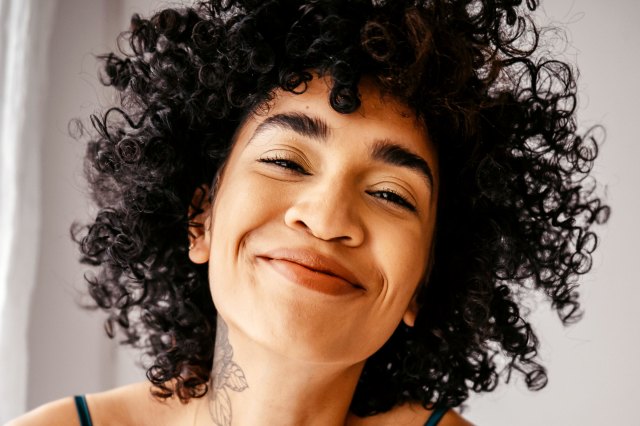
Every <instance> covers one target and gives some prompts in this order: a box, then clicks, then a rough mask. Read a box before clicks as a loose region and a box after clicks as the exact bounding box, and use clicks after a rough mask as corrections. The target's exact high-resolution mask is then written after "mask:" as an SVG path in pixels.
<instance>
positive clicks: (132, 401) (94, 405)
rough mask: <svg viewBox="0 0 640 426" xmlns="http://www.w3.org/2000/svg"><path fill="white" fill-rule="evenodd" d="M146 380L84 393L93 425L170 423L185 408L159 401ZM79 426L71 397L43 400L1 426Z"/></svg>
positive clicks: (159, 425) (172, 400)
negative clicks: (40, 403) (33, 408)
mask: <svg viewBox="0 0 640 426" xmlns="http://www.w3.org/2000/svg"><path fill="white" fill-rule="evenodd" d="M150 386H151V385H150V384H149V383H148V382H141V383H135V384H131V385H127V386H122V387H119V388H115V389H111V390H108V391H105V392H100V393H94V394H88V395H87V396H86V398H87V406H88V407H89V413H90V415H91V420H92V423H93V424H94V425H100V424H136V425H146V424H149V425H154V426H161V425H163V424H171V421H172V420H173V416H174V415H176V414H181V412H182V411H183V410H184V409H186V407H185V406H184V405H183V404H180V403H179V402H178V401H176V400H175V399H169V400H167V401H160V400H158V399H156V398H155V397H154V396H153V395H152V394H151V392H150ZM45 424H46V425H47V426H49V425H51V426H57V425H60V426H62V425H65V426H80V421H79V420H78V413H77V411H76V406H75V402H74V400H73V398H72V397H68V398H63V399H60V400H58V401H54V402H51V403H48V404H45V405H43V406H41V407H39V408H36V409H35V410H33V411H31V412H29V413H27V414H25V415H23V416H21V417H19V418H17V419H15V420H13V421H11V422H9V423H8V424H7V425H5V426H37V425H45Z"/></svg>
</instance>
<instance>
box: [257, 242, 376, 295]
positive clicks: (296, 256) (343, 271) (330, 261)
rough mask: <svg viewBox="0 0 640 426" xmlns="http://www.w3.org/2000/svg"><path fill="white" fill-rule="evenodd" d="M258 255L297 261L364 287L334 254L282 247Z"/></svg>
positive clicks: (309, 267)
mask: <svg viewBox="0 0 640 426" xmlns="http://www.w3.org/2000/svg"><path fill="white" fill-rule="evenodd" d="M258 257H264V258H269V259H273V260H286V261H288V262H293V263H297V264H299V265H302V266H304V267H305V268H308V269H311V270H314V271H317V272H321V273H323V274H328V275H333V276H336V277H338V278H342V279H343V280H345V281H347V282H348V283H349V284H351V285H353V286H354V287H358V288H361V289H364V287H363V286H362V285H361V284H360V283H359V281H358V278H357V277H356V275H355V274H354V273H353V272H352V271H351V270H350V269H349V268H348V267H346V266H344V265H343V264H342V263H341V262H340V261H339V260H337V259H335V258H333V257H332V256H327V255H323V254H321V253H319V252H317V251H315V250H312V249H307V248H295V249H294V248H280V249H274V250H269V251H267V252H265V253H262V254H260V255H259V256H258Z"/></svg>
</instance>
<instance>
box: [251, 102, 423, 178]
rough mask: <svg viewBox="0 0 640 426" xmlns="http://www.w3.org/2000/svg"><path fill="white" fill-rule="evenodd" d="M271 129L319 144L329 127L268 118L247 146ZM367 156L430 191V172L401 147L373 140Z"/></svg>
mask: <svg viewBox="0 0 640 426" xmlns="http://www.w3.org/2000/svg"><path fill="white" fill-rule="evenodd" d="M272 128H280V129H283V130H289V131H292V132H295V133H298V134H299V135H301V136H304V137H305V138H308V139H314V140H317V141H319V142H325V141H326V140H327V139H328V138H329V136H330V134H331V129H330V127H329V126H328V125H327V123H326V122H325V121H324V120H322V119H321V118H319V117H313V116H310V115H307V114H303V113H297V112H296V113H281V114H275V115H272V116H270V117H268V118H266V119H265V120H264V121H263V122H262V123H260V124H259V125H258V127H256V130H255V131H254V132H253V136H251V138H250V139H249V141H248V142H247V144H250V143H251V141H252V140H253V139H254V138H255V137H256V136H258V135H259V134H260V133H263V132H265V131H267V130H269V129H272ZM370 156H371V158H372V159H374V160H376V161H381V162H383V163H386V164H391V165H393V166H400V167H404V168H407V169H410V170H412V171H414V172H418V173H419V174H420V175H421V176H422V177H423V178H424V179H425V180H426V182H427V185H428V186H429V187H430V188H433V172H432V171H431V167H429V164H428V163H427V161H426V160H425V159H424V158H422V157H421V156H419V155H418V154H416V153H414V152H411V151H410V150H409V149H407V148H405V147H403V146H402V145H401V144H399V143H397V142H394V141H392V140H390V139H380V140H376V141H375V143H374V144H373V146H372V148H371V151H370Z"/></svg>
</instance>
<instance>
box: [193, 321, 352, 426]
mask: <svg viewBox="0 0 640 426" xmlns="http://www.w3.org/2000/svg"><path fill="white" fill-rule="evenodd" d="M363 365H364V362H361V363H358V364H355V365H335V364H317V363H306V362H304V361H300V360H292V359H290V358H288V357H285V356H282V355H279V354H276V353H273V352H272V351H269V350H268V349H267V348H264V347H262V346H261V345H258V344H255V343H253V342H252V341H250V339H248V338H246V337H245V336H243V335H242V333H240V332H236V331H235V330H233V329H231V330H229V329H228V328H227V325H226V324H225V323H224V321H223V320H222V318H221V317H220V316H218V326H217V331H216V343H215V353H214V361H213V368H212V372H211V383H210V390H209V393H208V396H207V397H206V398H203V400H201V401H199V403H200V404H202V405H206V406H207V409H204V408H203V407H202V406H201V407H199V410H198V414H197V419H196V424H199V425H203V426H204V425H216V426H231V425H234V426H242V425H255V424H277V425H283V426H287V425H301V424H304V425H323V426H324V425H335V426H343V425H345V423H346V422H347V417H349V405H350V403H351V398H352V396H353V393H354V391H355V387H356V384H357V382H358V378H359V376H360V373H361V372H362V367H363Z"/></svg>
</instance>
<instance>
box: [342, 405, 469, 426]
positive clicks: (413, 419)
mask: <svg viewBox="0 0 640 426" xmlns="http://www.w3.org/2000/svg"><path fill="white" fill-rule="evenodd" d="M431 413H432V411H431V410H427V409H425V408H424V407H422V406H421V405H420V404H413V403H410V404H403V405H400V406H397V407H394V408H393V409H391V410H389V411H387V412H385V413H381V414H376V415H374V416H370V417H355V416H353V417H352V418H350V419H349V421H348V423H347V424H348V426H424V425H425V423H426V422H427V420H428V419H429V417H430V416H431ZM438 426H473V424H472V423H470V422H468V421H467V420H465V419H464V418H463V417H462V416H460V414H458V413H457V412H456V411H455V410H449V411H447V412H446V414H445V415H444V416H443V417H442V419H441V420H440V422H439V423H438Z"/></svg>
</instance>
